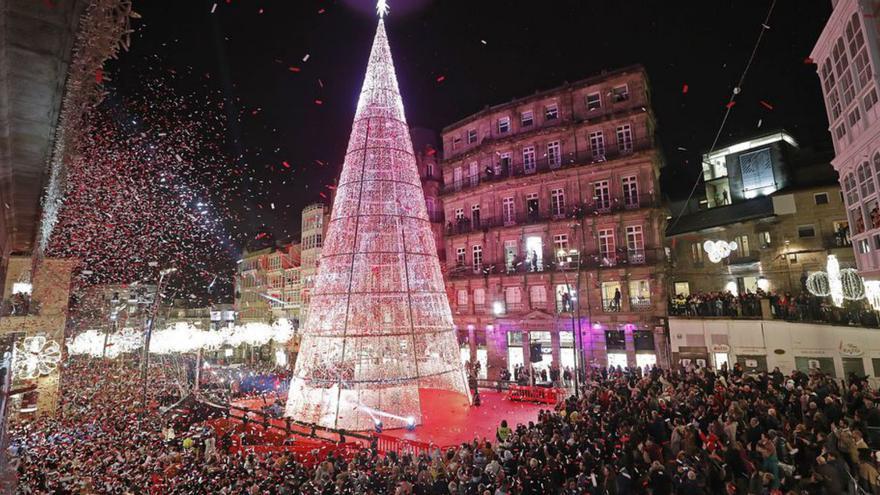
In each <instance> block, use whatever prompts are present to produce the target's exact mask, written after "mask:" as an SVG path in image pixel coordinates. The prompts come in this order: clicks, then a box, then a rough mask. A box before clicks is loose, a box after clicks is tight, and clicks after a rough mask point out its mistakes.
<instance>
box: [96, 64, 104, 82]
mask: <svg viewBox="0 0 880 495" xmlns="http://www.w3.org/2000/svg"><path fill="white" fill-rule="evenodd" d="M95 82H96V83H98V84H101V83H102V82H104V69H101V68H98V70H96V71H95Z"/></svg>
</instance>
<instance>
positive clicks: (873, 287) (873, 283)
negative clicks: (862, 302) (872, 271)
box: [864, 280, 880, 311]
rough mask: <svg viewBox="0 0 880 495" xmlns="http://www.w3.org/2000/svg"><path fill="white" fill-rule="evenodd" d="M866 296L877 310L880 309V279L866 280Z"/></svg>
mask: <svg viewBox="0 0 880 495" xmlns="http://www.w3.org/2000/svg"><path fill="white" fill-rule="evenodd" d="M864 284H865V298H866V299H868V302H869V303H871V307H872V308H874V310H875V311H880V280H865V281H864Z"/></svg>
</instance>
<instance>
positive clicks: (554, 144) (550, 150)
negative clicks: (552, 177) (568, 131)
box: [547, 141, 562, 168]
mask: <svg viewBox="0 0 880 495" xmlns="http://www.w3.org/2000/svg"><path fill="white" fill-rule="evenodd" d="M547 164H548V165H549V166H550V168H558V167H559V166H561V165H562V145H561V144H560V142H559V141H550V142H549V143H547Z"/></svg>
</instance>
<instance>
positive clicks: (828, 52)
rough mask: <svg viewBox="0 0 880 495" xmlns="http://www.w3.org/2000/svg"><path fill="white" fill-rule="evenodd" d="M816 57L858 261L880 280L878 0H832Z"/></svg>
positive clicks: (867, 274) (868, 275)
mask: <svg viewBox="0 0 880 495" xmlns="http://www.w3.org/2000/svg"><path fill="white" fill-rule="evenodd" d="M832 4H833V5H834V11H833V12H832V13H831V17H830V18H829V19H828V23H827V24H826V25H825V29H823V30H822V34H821V35H820V36H819V40H818V41H817V42H816V46H815V47H814V48H813V53H812V54H811V58H812V59H813V61H815V63H816V65H817V70H818V75H819V79H820V82H821V85H822V92H823V94H824V99H825V107H826V110H827V113H828V121H829V122H830V125H829V131H830V132H831V135H832V138H833V141H834V150H835V155H836V156H835V158H834V160H833V161H832V165H833V166H834V168H835V169H836V170H837V171H838V173H839V174H840V182H841V188H842V189H843V191H844V196H845V201H846V207H847V215H848V217H849V225H850V231H851V234H852V243H853V249H854V250H855V256H856V264H857V266H858V269H859V271H860V273H861V274H862V276H863V277H865V278H866V279H867V280H880V206H878V201H880V196H878V191H880V105H878V94H880V93H878V91H880V90H878V83H880V75H878V73H877V69H876V68H877V67H880V36H878V23H877V19H876V12H877V11H878V9H880V1H877V0H833V1H832Z"/></svg>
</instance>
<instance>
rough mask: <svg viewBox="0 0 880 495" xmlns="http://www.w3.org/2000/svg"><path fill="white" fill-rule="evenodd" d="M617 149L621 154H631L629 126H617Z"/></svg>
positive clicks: (631, 137)
mask: <svg viewBox="0 0 880 495" xmlns="http://www.w3.org/2000/svg"><path fill="white" fill-rule="evenodd" d="M617 149H618V151H620V152H621V153H631V152H632V150H633V133H632V126H631V125H630V124H623V125H619V126H617Z"/></svg>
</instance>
